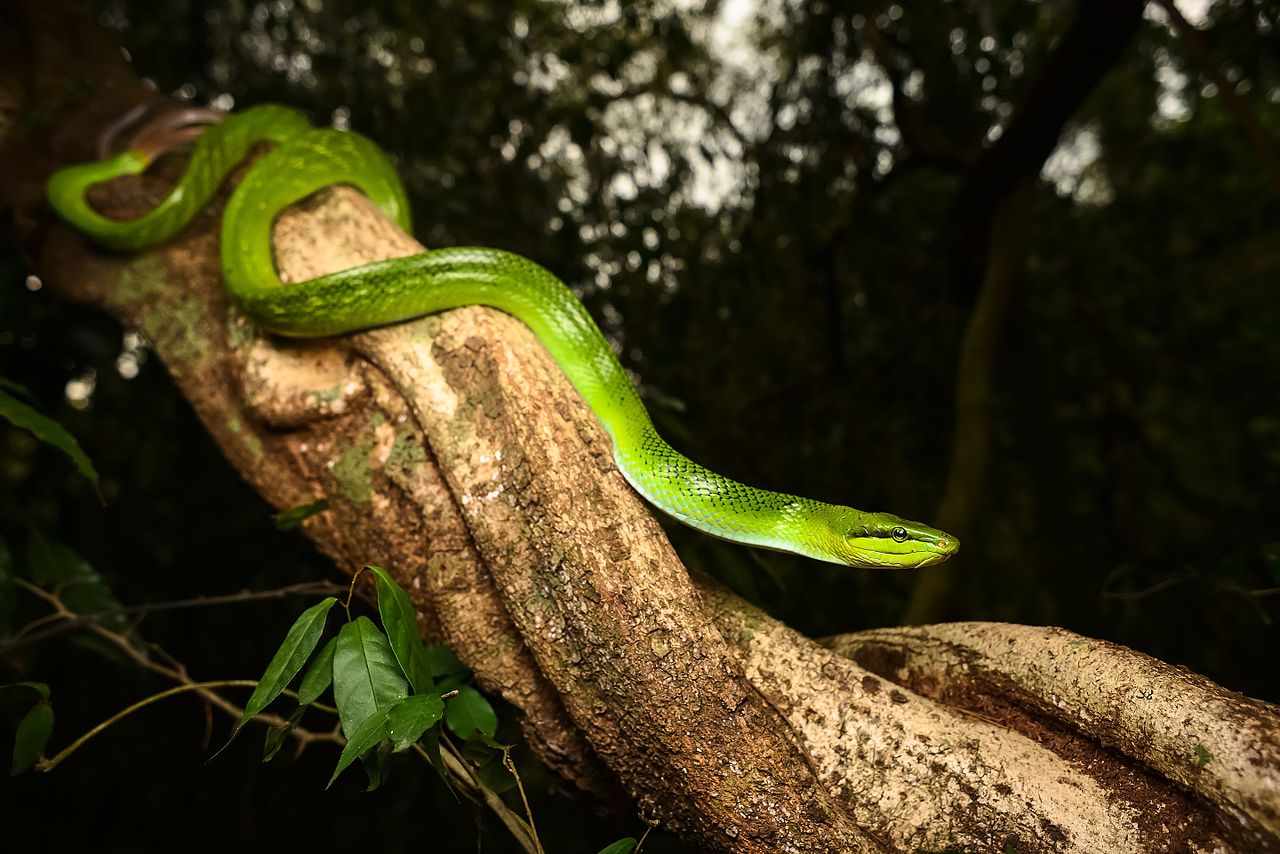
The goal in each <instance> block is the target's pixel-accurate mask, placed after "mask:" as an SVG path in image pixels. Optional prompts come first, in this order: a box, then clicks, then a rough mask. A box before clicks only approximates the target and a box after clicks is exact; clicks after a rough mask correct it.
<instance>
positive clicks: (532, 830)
mask: <svg viewBox="0 0 1280 854" xmlns="http://www.w3.org/2000/svg"><path fill="white" fill-rule="evenodd" d="M502 767H503V768H506V769H507V770H508V771H509V772H511V776H512V777H514V778H515V780H516V789H517V790H518V791H519V792H520V801H521V803H523V804H524V814H525V817H526V818H527V819H528V820H529V834H530V835H531V836H532V837H533V846H534V849H535V850H536V851H537V852H538V854H545V852H544V851H543V850H542V843H541V842H540V841H539V840H538V828H537V826H536V825H534V823H533V810H532V809H530V808H529V798H528V796H526V795H525V793H524V783H523V782H522V781H521V780H520V772H518V771H516V763H515V762H513V761H512V760H511V749H510V748H508V747H504V748H503V749H502Z"/></svg>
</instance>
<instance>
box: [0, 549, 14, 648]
mask: <svg viewBox="0 0 1280 854" xmlns="http://www.w3.org/2000/svg"><path fill="white" fill-rule="evenodd" d="M17 613H18V585H17V583H16V582H15V581H14V580H13V555H12V554H11V553H10V551H9V545H8V544H7V543H6V542H5V541H4V540H3V539H0V640H3V639H5V638H8V637H9V636H10V635H12V634H13V618H14V615H15V614H17Z"/></svg>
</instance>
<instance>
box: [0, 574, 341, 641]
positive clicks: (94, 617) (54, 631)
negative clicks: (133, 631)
mask: <svg viewBox="0 0 1280 854" xmlns="http://www.w3.org/2000/svg"><path fill="white" fill-rule="evenodd" d="M15 581H18V582H19V583H21V585H22V587H23V589H25V590H28V591H30V592H33V593H37V591H38V593H37V595H40V596H41V598H43V599H45V601H47V602H50V603H52V600H51V599H50V598H49V597H48V596H47V595H43V594H45V591H44V590H43V589H41V588H39V587H36V586H35V585H33V584H31V583H30V582H27V581H25V580H23V579H15ZM345 589H346V588H345V587H343V586H342V585H339V584H334V583H333V582H332V581H308V582H305V583H302V584H293V585H290V586H288V587H281V588H279V589H276V590H259V591H248V590H246V591H241V592H240V593H225V594H222V595H219V596H196V597H194V598H191V599H174V600H171V601H168V602H149V603H143V604H141V605H129V606H127V607H121V608H112V609H111V610H108V611H98V612H96V613H93V614H73V615H72V616H70V617H66V618H65V619H64V621H63V622H61V623H58V624H57V625H56V626H55V627H52V628H49V629H45V630H44V631H41V632H36V633H32V629H33V628H34V627H36V626H37V625H41V624H44V623H47V622H50V621H54V620H57V619H58V618H59V617H60V616H63V615H61V614H56V613H55V614H48V615H46V616H44V617H41V618H39V619H37V620H32V621H31V622H30V623H28V624H27V625H25V626H23V627H22V628H21V629H19V630H18V632H17V634H16V635H15V636H14V638H13V640H11V641H9V642H8V643H5V644H3V645H0V655H3V654H5V653H7V652H11V651H13V650H14V649H17V648H18V647H22V646H26V645H27V644H32V643H36V642H37V641H42V640H47V639H48V638H51V637H53V636H55V635H59V634H62V633H63V632H69V631H71V630H72V629H76V628H79V627H81V626H83V625H85V624H87V623H91V622H95V621H100V620H102V619H105V618H107V617H115V616H118V615H131V614H139V615H144V616H145V615H147V614H153V613H158V612H161V611H177V610H181V609H185V608H205V607H209V606H213V605H230V604H234V603H237V602H256V601H260V600H263V599H283V598H285V597H286V596H311V595H318V594H321V593H337V592H340V591H342V590H345Z"/></svg>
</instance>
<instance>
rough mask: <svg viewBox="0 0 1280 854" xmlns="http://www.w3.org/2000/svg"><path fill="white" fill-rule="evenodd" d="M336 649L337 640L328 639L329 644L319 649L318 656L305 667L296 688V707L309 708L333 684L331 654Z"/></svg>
mask: <svg viewBox="0 0 1280 854" xmlns="http://www.w3.org/2000/svg"><path fill="white" fill-rule="evenodd" d="M337 647H338V639H337V638H329V642H328V643H326V644H325V645H324V646H322V647H321V648H320V654H319V655H317V656H316V657H315V659H314V660H313V661H312V662H311V664H309V665H308V666H307V672H306V673H303V674H302V685H301V687H299V688H298V705H300V706H309V705H311V704H312V703H314V702H315V701H316V700H319V699H320V695H321V694H323V693H324V692H325V691H327V690H329V686H330V685H331V684H332V683H333V653H334V650H335V649H337Z"/></svg>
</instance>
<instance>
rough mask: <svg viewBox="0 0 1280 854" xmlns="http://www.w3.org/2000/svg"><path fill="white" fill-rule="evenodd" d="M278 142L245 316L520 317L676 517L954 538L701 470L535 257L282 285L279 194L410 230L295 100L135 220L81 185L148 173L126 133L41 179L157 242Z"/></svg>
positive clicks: (394, 202)
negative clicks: (324, 196) (481, 308)
mask: <svg viewBox="0 0 1280 854" xmlns="http://www.w3.org/2000/svg"><path fill="white" fill-rule="evenodd" d="M263 141H266V142H270V143H273V147H272V149H271V150H270V152H269V153H267V154H266V155H265V156H264V157H262V158H260V159H259V160H258V161H257V162H256V163H255V164H254V165H253V167H252V168H251V169H250V170H249V172H248V174H247V175H245V177H244V178H243V179H242V180H241V181H240V183H239V185H238V186H237V187H236V188H235V190H234V192H233V193H232V194H231V197H230V200H229V201H228V203H227V207H226V211H225V213H224V215H223V221H222V232H221V257H222V269H223V275H224V278H225V280H226V285H227V289H228V291H229V292H230V294H231V296H232V298H233V299H234V301H235V303H236V305H237V306H238V307H239V309H240V310H241V311H243V312H244V313H245V315H247V316H248V317H249V318H250V319H251V320H252V321H253V322H254V323H256V324H258V325H259V326H261V327H262V328H264V329H266V330H269V331H270V332H273V333H276V334H279V335H285V336H308V337H309V336H329V335H341V334H344V333H348V332H354V331H356V330H360V329H368V328H370V327H375V326H381V325H384V324H390V323H396V322H399V321H404V320H408V319H410V318H414V317H419V316H421V315H424V314H430V313H433V312H439V311H443V310H445V309H449V308H455V307H458V306H463V305H476V304H479V305H487V306H492V307H493V308H497V309H500V310H501V311H504V312H507V313H509V314H512V315H514V316H515V317H517V318H519V319H520V320H521V321H523V322H524V323H525V324H527V325H528V326H529V328H530V329H532V330H533V332H534V333H535V334H536V335H537V337H538V339H539V340H540V341H541V342H542V344H543V345H544V346H545V347H546V348H547V350H548V351H549V352H550V354H551V356H552V357H553V358H554V359H555V361H556V362H557V363H558V364H559V365H560V368H561V369H562V370H563V371H564V372H565V374H566V375H567V376H568V378H569V380H570V381H571V382H572V383H573V385H574V387H575V388H576V389H577V390H578V393H579V394H581V395H582V397H583V399H584V400H585V401H586V402H587V404H588V405H589V406H590V407H591V409H592V410H593V411H594V412H595V414H596V416H597V417H598V418H599V419H600V421H601V423H602V424H603V425H604V427H605V430H606V431H607V432H608V434H609V437H610V439H611V440H612V443H613V453H614V459H615V461H616V462H617V465H618V468H619V469H620V470H621V472H622V474H623V475H624V476H625V477H626V479H627V481H628V482H629V483H630V484H631V485H632V486H633V487H634V488H635V489H636V491H637V492H639V493H640V494H641V495H643V496H644V497H645V498H646V499H647V500H648V501H649V502H650V503H651V504H653V505H654V506H655V507H657V508H659V509H661V510H662V511H664V512H666V513H668V514H670V515H671V516H673V517H675V518H676V519H678V520H680V521H681V522H683V523H685V524H687V525H691V526H692V527H694V528H697V529H699V530H701V531H704V532H706V533H708V534H712V535H714V536H717V537H721V538H723V539H727V540H732V541H734V542H739V543H746V544H750V545H754V546H761V547H764V548H771V549H776V550H779V551H786V552H794V553H797V554H801V555H806V556H808V557H811V558H815V559H817V560H822V561H828V562H831V563H837V564H843V565H846V566H857V567H901V568H913V567H923V566H928V565H930V564H935V563H938V562H940V561H943V560H946V559H947V558H948V557H950V556H951V555H952V554H954V553H955V552H956V550H957V548H958V547H959V543H958V542H957V540H956V539H955V538H954V537H952V536H950V535H948V534H945V533H943V532H941V531H938V530H935V529H933V528H930V527H928V526H926V525H922V524H919V523H916V522H910V521H907V520H905V519H901V518H898V517H897V516H894V515H892V514H889V513H868V512H864V511H861V510H856V509H854V508H852V507H844V506H840V505H834V504H827V503H825V502H821V501H815V500H813V499H809V498H801V497H798V496H794V495H786V494H783V493H779V492H771V491H768V490H763V489H756V488H753V487H750V486H746V485H744V484H741V483H738V482H737V481H734V480H731V479H729V478H727V477H724V476H722V475H719V474H717V473H715V472H713V471H710V470H708V469H706V468H704V467H702V466H700V465H698V464H697V463H695V462H693V461H692V460H690V459H688V458H687V457H685V456H683V455H682V454H680V453H678V452H677V451H676V450H675V449H673V448H672V447H671V446H670V445H668V444H667V443H666V442H665V441H664V440H663V439H662V437H661V436H659V435H658V433H657V431H656V430H655V429H654V427H653V423H652V421H651V420H650V418H649V414H648V412H647V411H646V410H645V407H644V404H643V403H642V402H641V400H640V396H639V395H638V394H637V393H636V390H635V388H634V386H633V385H632V384H631V381H630V379H629V378H628V377H627V374H626V372H625V370H624V369H623V367H622V365H620V364H619V363H618V360H617V358H616V357H615V356H614V354H613V350H612V349H611V348H610V347H609V344H608V342H607V341H606V340H605V338H604V335H603V334H602V333H601V332H600V330H599V328H598V327H597V326H596V324H595V323H594V321H592V319H591V316H590V315H589V314H588V313H587V311H586V309H585V308H584V307H583V306H582V303H580V302H579V301H578V299H577V298H576V297H575V296H574V295H573V292H572V291H571V290H570V289H569V288H568V287H567V286H566V285H565V284H564V283H562V282H561V281H560V280H559V279H557V278H556V277H555V276H553V275H552V274H551V273H549V272H547V271H546V270H545V269H543V268H542V267H540V266H539V265H537V264H535V263H534V262H532V261H530V260H528V259H526V258H523V257H521V256H519V255H515V254H513V253H510V252H505V251H502V250H498V249H480V248H449V249H437V250H432V251H429V252H424V253H422V254H419V255H413V256H410V257H406V258H396V259H392V260H388V261H380V262H377V263H373V264H366V265H364V266H360V267H354V268H352V269H349V270H343V271H341V272H337V273H330V274H328V275H324V276H319V277H317V278H314V279H310V280H308V281H305V282H298V283H295V284H290V285H287V286H286V285H283V284H282V283H281V281H280V278H279V275H278V274H277V272H276V269H275V264H274V260H273V257H272V252H271V227H272V223H273V221H274V220H275V218H276V216H277V215H278V214H279V213H280V212H281V211H282V210H284V209H285V208H286V207H288V206H289V205H291V204H293V203H295V202H298V201H300V200H302V199H303V198H305V197H307V196H309V195H311V194H312V193H315V192H316V191H317V190H320V189H322V188H324V187H327V186H330V185H334V184H349V185H352V186H354V187H356V188H357V189H358V190H360V191H361V192H362V193H364V194H365V195H367V196H368V197H369V198H370V199H371V200H372V201H373V202H374V203H375V204H376V205H377V206H378V207H379V208H380V209H381V210H382V211H383V213H384V214H386V216H388V217H389V218H390V219H392V220H393V221H395V222H396V223H397V224H398V225H399V226H400V227H401V228H403V229H405V230H406V231H408V230H409V228H410V223H409V207H408V204H407V200H406V197H405V191H404V188H403V186H402V185H401V183H400V181H399V179H398V178H397V177H396V174H395V171H394V169H393V167H392V165H391V163H390V162H389V161H388V159H387V157H386V156H385V155H384V154H383V153H382V152H381V151H380V150H379V149H378V147H377V146H376V145H374V144H373V143H372V142H371V141H369V140H368V139H367V138H365V137H363V136H361V135H360V134H358V133H354V132H346V131H338V130H332V129H317V128H313V127H311V126H310V124H309V123H308V122H307V121H306V119H304V118H303V117H302V116H301V115H300V114H299V113H297V112H295V111H293V110H291V109H289V108H286V107H282V106H276V105H264V106H259V107H254V108H251V109H249V110H246V111H244V112H241V113H238V114H235V115H233V116H230V117H228V118H227V119H226V120H224V121H222V122H221V123H219V124H217V125H214V126H212V127H211V128H209V129H208V130H206V131H204V133H203V134H202V135H201V136H200V137H199V139H198V140H197V142H196V145H195V148H194V150H193V151H192V153H191V157H190V160H189V163H188V166H187V169H186V171H185V172H184V173H183V175H182V177H181V178H180V179H179V180H178V183H177V184H176V185H175V186H174V187H173V189H172V190H171V191H170V192H169V194H168V195H167V196H166V197H165V198H164V199H163V200H162V201H161V202H160V203H159V204H158V205H157V206H156V207H155V208H154V209H152V210H151V211H149V212H148V213H146V214H145V215H143V216H141V217H138V218H136V219H132V220H127V221H121V220H113V219H109V218H107V217H104V216H102V215H101V214H99V213H97V212H96V211H95V210H94V209H93V208H92V207H90V205H89V204H88V202H87V201H86V196H85V194H86V191H87V190H88V189H89V188H90V187H91V186H93V185H94V184H97V183H99V182H102V181H106V180H109V179H111V178H115V177H117V176H121V175H133V174H139V173H141V172H143V171H145V170H146V168H147V166H148V165H149V163H150V161H151V160H152V158H153V154H152V153H151V152H149V151H148V150H146V149H145V148H140V147H138V146H136V145H135V146H134V147H132V148H130V149H128V150H126V151H124V152H122V153H120V154H117V155H114V156H109V157H106V158H104V159H102V160H99V161H95V162H92V163H85V164H79V165H76V166H71V167H68V168H66V169H62V170H60V171H58V172H57V173H55V174H54V175H53V177H52V178H51V179H50V181H49V185H48V196H49V199H50V201H51V203H52V205H53V207H54V208H55V209H56V210H57V212H58V213H59V214H60V215H61V216H62V217H63V218H64V219H66V220H67V221H68V222H70V223H71V224H72V225H74V226H75V227H76V228H78V229H79V230H81V231H83V232H84V233H85V234H86V235H87V236H88V237H89V238H90V239H91V240H93V241H94V242H96V243H97V244H99V245H101V246H103V247H106V248H108V249H113V250H120V251H124V250H134V249H141V248H145V247H148V246H154V245H156V244H158V243H162V242H164V241H166V240H168V239H170V238H172V237H173V236H174V235H176V234H177V233H178V232H179V231H181V230H182V228H183V227H184V226H185V225H186V224H187V223H188V222H189V221H190V220H191V219H192V217H194V216H195V214H196V213H197V212H198V211H199V210H200V209H201V208H203V207H204V206H205V205H206V204H208V202H209V201H210V199H211V198H212V197H213V195H214V193H215V192H217V189H218V187H219V186H220V185H221V184H222V182H223V180H224V179H225V178H226V176H227V174H228V173H229V172H230V171H231V170H232V169H233V168H235V167H236V166H237V165H238V164H239V163H240V162H241V161H243V160H244V159H245V158H246V157H247V155H248V154H249V152H250V150H251V149H252V148H253V147H254V146H255V145H257V144H258V143H259V142H263Z"/></svg>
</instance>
